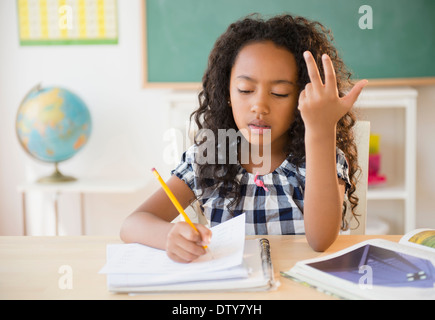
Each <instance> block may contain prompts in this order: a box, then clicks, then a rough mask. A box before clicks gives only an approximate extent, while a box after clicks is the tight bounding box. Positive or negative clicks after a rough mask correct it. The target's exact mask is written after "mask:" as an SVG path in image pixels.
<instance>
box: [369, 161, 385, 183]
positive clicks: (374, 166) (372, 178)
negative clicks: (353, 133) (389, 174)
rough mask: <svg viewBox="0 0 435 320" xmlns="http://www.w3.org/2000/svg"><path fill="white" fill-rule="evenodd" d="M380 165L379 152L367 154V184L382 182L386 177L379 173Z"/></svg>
mask: <svg viewBox="0 0 435 320" xmlns="http://www.w3.org/2000/svg"><path fill="white" fill-rule="evenodd" d="M380 167H381V154H380V153H375V154H370V155H369V179H368V184H369V185H378V184H382V183H384V182H385V181H386V180H387V179H386V177H385V176H384V175H380V174H379V170H380Z"/></svg>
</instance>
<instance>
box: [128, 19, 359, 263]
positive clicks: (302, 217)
mask: <svg viewBox="0 0 435 320" xmlns="http://www.w3.org/2000/svg"><path fill="white" fill-rule="evenodd" d="M331 40H332V36H331V35H330V34H329V32H328V31H326V30H325V28H324V27H323V26H322V25H321V24H319V23H317V22H311V21H308V20H306V19H304V18H302V17H292V16H290V15H282V16H276V17H273V18H271V19H269V20H267V21H265V20H263V19H261V18H259V17H257V16H250V17H247V18H245V19H243V20H240V21H237V22H235V23H233V24H231V25H230V26H229V28H228V29H227V30H226V32H225V33H224V34H223V35H222V36H221V37H220V38H219V39H218V40H217V42H216V43H215V46H214V48H213V50H212V52H211V54H210V56H209V61H208V67H207V70H206V72H205V74H204V77H203V90H202V92H201V93H200V94H199V101H200V107H199V108H198V109H197V110H196V111H195V112H194V113H193V114H192V116H193V117H194V120H195V122H196V124H197V125H198V127H199V129H208V130H209V131H210V130H211V132H213V133H214V134H215V137H216V139H215V141H214V144H212V146H213V147H214V148H215V151H216V159H218V158H219V161H201V160H203V159H204V158H203V157H204V156H205V155H204V154H203V153H202V152H198V150H199V149H200V148H201V146H203V143H206V142H207V141H205V140H204V139H203V140H199V138H198V139H196V141H195V145H193V146H192V147H190V148H189V149H188V150H187V151H186V152H185V153H184V154H183V157H182V160H181V163H180V164H179V165H178V166H177V167H176V168H175V170H173V171H172V174H173V175H172V177H171V178H170V179H169V181H168V182H167V184H168V186H169V188H170V189H171V190H172V192H173V193H174V194H175V196H176V197H177V199H178V200H179V201H180V203H181V205H182V206H183V207H187V206H188V205H190V204H191V203H192V202H193V201H195V200H197V201H199V204H200V207H201V209H202V210H203V213H204V214H205V216H206V217H207V218H208V219H209V220H210V222H211V225H212V226H213V225H216V224H218V223H221V222H223V221H226V220H228V219H231V218H232V217H234V216H237V215H239V214H242V213H245V214H246V233H247V234H305V235H306V237H307V240H308V243H309V244H310V246H311V247H312V248H313V249H314V250H316V251H323V250H325V249H326V248H328V247H329V246H330V245H331V244H332V243H333V242H334V240H335V239H336V237H337V235H338V233H339V230H340V227H341V228H342V229H346V228H347V224H346V223H345V221H346V220H345V217H344V212H345V209H346V205H345V202H344V199H345V193H347V198H348V200H349V202H350V204H351V209H352V213H353V210H354V208H355V207H356V205H357V203H358V199H357V197H356V196H355V195H354V194H353V193H354V192H355V183H356V181H355V180H356V177H355V175H356V171H357V170H358V165H357V163H356V159H357V152H356V147H355V143H354V141H353V134H352V126H353V125H354V123H355V116H354V115H353V113H352V106H353V104H354V102H355V101H356V99H357V97H358V95H359V94H360V92H361V90H362V89H363V87H364V86H365V85H366V83H367V81H366V80H362V81H359V82H358V83H356V84H355V86H354V87H353V88H352V89H351V90H350V91H349V92H348V93H347V94H345V93H344V91H345V90H347V89H349V88H350V82H349V78H350V73H349V72H348V71H347V70H346V68H345V66H344V64H343V62H342V60H341V59H340V58H339V56H338V53H337V51H336V49H334V47H333V46H332V44H331ZM222 129H225V130H231V129H233V130H237V131H238V132H240V133H241V135H239V139H238V140H237V143H236V144H237V148H236V149H235V153H237V155H236V156H237V159H238V161H236V162H234V161H233V162H231V161H230V158H231V157H233V156H234V154H233V153H232V152H231V151H230V149H231V148H229V147H230V145H231V141H230V142H228V143H227V142H226V144H227V146H228V148H224V150H226V154H224V155H222V154H219V152H222V141H220V142H219V139H217V137H218V135H219V132H218V131H219V130H222ZM244 141H247V142H248V143H249V146H251V147H252V149H255V150H257V151H258V153H259V155H260V158H261V159H262V162H260V163H259V162H258V161H257V160H258V159H257V158H258V157H257V158H256V159H254V157H253V156H252V154H249V155H248V156H246V154H242V151H243V150H245V149H243V148H242V147H241V145H242V144H243V142H244ZM208 142H209V143H208V146H210V141H208ZM222 157H223V159H222ZM242 158H243V159H244V161H241V159H242ZM224 160H225V161H224ZM265 164H267V165H265ZM177 215H178V212H177V210H176V209H175V207H174V206H173V204H172V203H171V201H170V200H169V198H168V197H167V196H166V194H165V193H164V191H163V190H162V189H161V190H158V191H157V192H156V193H155V194H153V195H152V196H151V197H150V198H149V199H148V200H146V201H145V202H144V203H143V204H142V205H141V206H140V207H139V208H138V209H137V210H136V211H135V212H133V213H132V214H131V215H130V216H129V217H128V218H127V219H126V221H125V222H124V225H123V226H122V229H121V238H122V240H123V241H125V242H139V243H143V244H146V245H149V246H153V247H156V248H161V249H165V250H166V252H167V254H168V256H169V257H170V258H171V259H173V260H175V261H178V262H189V261H192V260H194V259H195V258H197V257H198V256H200V255H202V254H204V253H205V250H204V248H203V246H205V245H207V244H208V243H209V242H210V239H211V236H212V235H211V231H210V230H209V229H208V228H206V227H205V226H203V225H199V224H197V225H196V227H197V229H198V232H196V231H194V229H193V228H191V227H190V226H189V225H188V224H187V223H185V222H177V223H171V221H172V220H173V219H174V218H175V217H176V216H177Z"/></svg>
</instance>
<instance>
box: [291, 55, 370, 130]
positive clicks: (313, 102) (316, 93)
mask: <svg viewBox="0 0 435 320" xmlns="http://www.w3.org/2000/svg"><path fill="white" fill-rule="evenodd" d="M304 58H305V62H306V64H307V69H308V75H309V77H310V80H311V82H310V83H308V84H307V85H306V86H305V88H304V90H302V92H301V94H300V96H299V107H298V108H299V110H300V112H301V116H302V119H303V121H304V124H305V127H306V128H309V129H315V130H321V129H322V128H323V129H328V128H331V127H333V128H334V127H335V125H336V124H337V122H338V121H339V120H340V119H341V118H342V117H343V116H344V115H345V114H346V113H347V112H348V111H349V110H350V109H351V108H352V106H353V104H354V103H355V101H356V100H357V99H358V96H359V95H360V93H361V91H362V89H363V88H364V86H365V85H366V84H367V82H368V81H367V80H360V81H358V82H357V83H356V84H355V86H354V87H353V88H352V90H350V91H349V93H348V94H347V95H346V96H344V97H342V98H340V97H339V95H338V89H337V79H336V76H335V70H334V66H333V64H332V61H331V58H330V57H329V56H328V55H326V54H324V55H323V56H322V64H323V70H324V73H325V83H324V84H323V83H322V79H321V77H320V74H319V69H318V67H317V64H316V61H315V60H314V58H313V55H312V54H311V52H309V51H305V52H304Z"/></svg>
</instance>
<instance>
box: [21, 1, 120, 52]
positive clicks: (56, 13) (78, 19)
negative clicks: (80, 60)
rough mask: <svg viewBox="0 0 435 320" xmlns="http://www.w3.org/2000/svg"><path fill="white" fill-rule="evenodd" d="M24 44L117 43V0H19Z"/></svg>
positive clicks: (22, 43)
mask: <svg viewBox="0 0 435 320" xmlns="http://www.w3.org/2000/svg"><path fill="white" fill-rule="evenodd" d="M17 9H18V27H19V28H18V29H19V37H20V45H22V46H26V45H64V44H117V43H118V19H117V0H17Z"/></svg>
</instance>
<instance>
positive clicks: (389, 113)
mask: <svg viewBox="0 0 435 320" xmlns="http://www.w3.org/2000/svg"><path fill="white" fill-rule="evenodd" d="M355 107H357V108H360V111H361V112H362V113H363V114H364V113H365V114H366V115H367V119H363V120H368V121H370V122H371V126H370V127H371V131H372V132H376V133H380V134H381V154H382V153H383V150H384V153H383V155H382V160H384V162H381V173H383V172H382V171H383V170H382V168H384V169H385V171H388V172H387V174H386V176H387V184H386V185H385V186H374V187H369V189H368V192H367V200H368V205H367V208H368V212H367V214H368V215H370V211H371V208H374V209H376V208H377V209H378V210H373V211H379V208H382V209H381V210H382V211H383V212H385V211H386V210H388V206H387V207H385V205H382V204H380V203H379V200H386V201H393V202H394V203H392V205H391V212H388V214H389V216H390V217H395V218H393V219H395V220H400V221H403V226H402V227H403V228H402V230H393V232H408V231H410V230H412V229H415V211H416V203H415V198H416V187H415V177H416V145H417V137H416V136H417V133H416V132H417V90H415V89H413V88H410V87H391V88H369V89H366V90H364V91H363V92H362V94H361V96H360V97H359V99H358V101H357V102H356V103H355ZM364 109H367V110H364ZM370 116H371V117H370ZM383 137H384V138H385V139H384V142H385V140H387V139H388V140H389V141H386V144H384V145H383V141H382V139H383ZM387 144H389V145H388V146H387ZM383 146H384V147H385V148H383ZM397 201H400V202H401V206H402V204H403V206H402V207H403V219H399V217H397V214H400V213H398V212H396V208H397V206H396V205H395V204H396V202H397ZM377 205H379V207H376V206H377ZM392 222H393V223H395V221H392Z"/></svg>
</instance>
